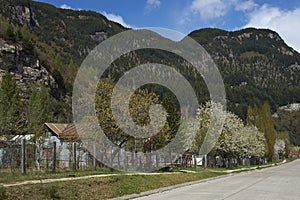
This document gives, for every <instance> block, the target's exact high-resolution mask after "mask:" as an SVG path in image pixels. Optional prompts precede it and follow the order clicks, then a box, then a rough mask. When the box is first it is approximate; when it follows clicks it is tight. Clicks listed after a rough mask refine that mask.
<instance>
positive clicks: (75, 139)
mask: <svg viewBox="0 0 300 200" xmlns="http://www.w3.org/2000/svg"><path fill="white" fill-rule="evenodd" d="M44 127H45V137H44V138H43V142H41V143H40V147H39V148H37V149H38V150H37V151H38V154H39V155H40V157H41V160H42V163H41V164H42V165H44V166H45V165H46V166H48V165H49V163H50V164H51V159H52V151H53V143H54V142H56V152H57V156H56V159H57V161H58V166H59V168H63V169H68V168H71V166H72V163H73V145H74V144H75V145H76V163H77V167H79V168H86V167H88V160H89V153H88V151H87V150H85V149H84V148H83V145H82V143H81V142H80V138H79V135H78V133H77V131H76V126H75V124H66V123H45V124H44Z"/></svg>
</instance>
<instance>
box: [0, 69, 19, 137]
mask: <svg viewBox="0 0 300 200" xmlns="http://www.w3.org/2000/svg"><path fill="white" fill-rule="evenodd" d="M0 111H1V112H0V134H1V135H7V134H13V133H19V132H20V128H21V127H23V125H24V124H23V116H22V115H21V113H22V102H21V99H20V95H19V89H18V88H17V84H16V82H15V80H14V79H13V78H12V76H11V75H10V74H9V73H8V72H6V73H5V75H4V76H3V77H2V81H1V84H0Z"/></svg>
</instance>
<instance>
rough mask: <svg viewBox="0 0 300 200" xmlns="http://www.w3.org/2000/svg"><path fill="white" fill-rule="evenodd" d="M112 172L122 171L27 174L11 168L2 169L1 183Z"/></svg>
mask: <svg viewBox="0 0 300 200" xmlns="http://www.w3.org/2000/svg"><path fill="white" fill-rule="evenodd" d="M112 173H113V174H118V173H122V172H120V171H116V170H110V169H108V168H101V169H98V170H87V171H61V172H57V173H51V172H43V171H28V172H27V174H26V175H22V173H21V171H14V172H13V173H12V172H11V171H9V170H1V171H0V183H14V182H19V181H25V180H41V179H49V178H64V177H78V176H88V175H96V174H112ZM0 199H1V198H0Z"/></svg>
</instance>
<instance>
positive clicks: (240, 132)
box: [191, 102, 266, 158]
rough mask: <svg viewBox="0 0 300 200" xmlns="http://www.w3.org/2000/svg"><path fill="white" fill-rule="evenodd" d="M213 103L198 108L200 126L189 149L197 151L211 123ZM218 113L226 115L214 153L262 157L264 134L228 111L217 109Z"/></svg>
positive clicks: (228, 155)
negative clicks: (245, 124)
mask: <svg viewBox="0 0 300 200" xmlns="http://www.w3.org/2000/svg"><path fill="white" fill-rule="evenodd" d="M213 106H214V108H215V107H216V106H218V105H217V104H215V103H210V102H208V103H206V104H204V105H202V106H200V108H199V109H198V112H197V113H198V120H199V122H200V128H199V130H198V132H197V134H196V137H195V139H194V141H193V143H192V146H191V150H193V151H195V152H199V150H200V148H201V145H203V141H204V138H205V135H206V132H207V130H208V129H209V127H210V125H211V118H210V113H211V111H212V107H213ZM218 111H219V112H218V114H219V115H222V116H226V120H225V124H224V126H223V130H222V133H221V135H220V137H219V139H218V141H217V143H216V145H215V150H216V154H218V155H220V156H222V157H224V158H238V157H248V156H251V157H258V158H259V157H263V156H264V155H265V153H266V140H265V137H264V134H263V133H262V132H260V131H259V130H258V129H257V128H256V127H255V126H253V125H251V126H244V124H243V122H242V120H241V119H240V118H239V117H238V116H237V115H235V114H234V113H231V112H229V111H223V110H222V109H218Z"/></svg>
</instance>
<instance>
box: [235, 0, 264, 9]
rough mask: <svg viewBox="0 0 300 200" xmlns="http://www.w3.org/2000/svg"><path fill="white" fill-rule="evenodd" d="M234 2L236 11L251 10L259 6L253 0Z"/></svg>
mask: <svg viewBox="0 0 300 200" xmlns="http://www.w3.org/2000/svg"><path fill="white" fill-rule="evenodd" d="M233 3H234V7H235V10H236V11H250V10H253V9H254V8H256V7H257V6H258V5H257V4H256V3H255V2H254V1H253V0H248V1H237V0H235V1H234V2H233Z"/></svg>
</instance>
